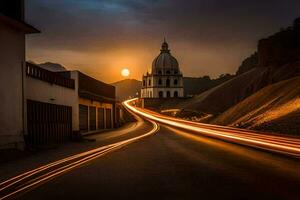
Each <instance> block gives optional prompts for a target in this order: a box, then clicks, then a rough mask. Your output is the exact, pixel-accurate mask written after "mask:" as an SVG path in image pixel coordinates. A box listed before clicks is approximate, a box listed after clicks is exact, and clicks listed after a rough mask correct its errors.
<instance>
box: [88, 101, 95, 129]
mask: <svg viewBox="0 0 300 200" xmlns="http://www.w3.org/2000/svg"><path fill="white" fill-rule="evenodd" d="M89 109H90V110H89V112H90V131H94V130H96V107H93V106H90V108H89Z"/></svg>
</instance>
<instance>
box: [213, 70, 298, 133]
mask: <svg viewBox="0 0 300 200" xmlns="http://www.w3.org/2000/svg"><path fill="white" fill-rule="evenodd" d="M211 123H213V124H219V125H229V126H238V127H242V128H250V129H256V130H267V131H271V132H280V133H289V134H297V135H300V76H298V77H295V78H291V79H288V80H285V81H281V82H278V83H276V84H272V85H269V86H267V87H265V88H263V89H261V90H260V91H258V92H257V93H255V94H253V95H251V96H250V97H248V98H246V99H244V100H243V101H242V102H240V103H238V104H237V105H235V106H233V107H231V108H230V109H228V110H227V111H225V112H224V113H222V114H220V115H219V116H218V117H216V118H215V119H213V120H212V121H211Z"/></svg>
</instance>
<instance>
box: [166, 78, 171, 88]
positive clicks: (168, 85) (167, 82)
mask: <svg viewBox="0 0 300 200" xmlns="http://www.w3.org/2000/svg"><path fill="white" fill-rule="evenodd" d="M166 85H167V87H170V79H167V81H166Z"/></svg>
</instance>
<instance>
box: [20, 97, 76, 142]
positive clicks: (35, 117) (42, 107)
mask: <svg viewBox="0 0 300 200" xmlns="http://www.w3.org/2000/svg"><path fill="white" fill-rule="evenodd" d="M27 130H28V135H27V136H26V137H25V141H26V144H27V145H29V146H31V147H40V146H44V145H48V144H59V143H63V142H65V141H68V140H70V139H71V136H72V107H69V106H62V105H56V104H49V103H43V102H38V101H32V100H27Z"/></svg>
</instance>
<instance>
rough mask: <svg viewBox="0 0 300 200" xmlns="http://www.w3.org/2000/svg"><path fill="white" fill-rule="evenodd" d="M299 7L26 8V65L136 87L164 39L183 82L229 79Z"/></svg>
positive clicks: (71, 0) (129, 4) (58, 2)
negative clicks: (46, 65)
mask: <svg viewBox="0 0 300 200" xmlns="http://www.w3.org/2000/svg"><path fill="white" fill-rule="evenodd" d="M299 10H300V1H299V0H284V1H283V0H260V1H258V0H26V21H27V22H28V23H30V24H31V25H33V26H35V27H36V28H38V29H39V30H41V33H40V34H33V35H29V36H27V46H26V48H27V51H26V59H27V60H31V61H34V62H36V63H42V62H48V61H49V62H54V63H60V64H62V65H64V66H65V67H66V68H67V69H69V70H80V71H82V72H84V73H86V74H88V75H90V76H92V77H94V78H97V79H100V80H102V81H105V82H108V83H111V82H115V81H118V80H121V79H123V78H122V76H121V70H122V69H123V68H128V69H129V70H130V72H131V74H130V77H129V78H135V79H139V80H140V79H141V78H142V75H143V74H144V73H145V72H146V71H147V69H148V68H149V67H151V64H152V61H153V59H154V58H155V57H156V56H157V55H158V54H159V52H160V47H161V43H162V41H163V38H164V37H166V39H167V42H168V43H169V46H170V49H171V53H172V55H173V56H175V57H176V58H177V60H178V62H179V64H180V67H181V70H182V71H183V74H184V76H191V77H200V76H204V75H209V76H211V77H212V78H214V77H218V76H219V75H220V74H224V73H235V72H236V70H237V68H238V67H239V65H240V64H241V62H242V61H243V59H245V58H246V57H247V56H249V55H251V54H252V53H254V52H255V50H256V47H257V41H258V40H259V39H261V38H264V37H267V36H269V35H270V34H272V33H274V32H276V31H278V30H279V29H280V28H282V27H287V26H290V25H291V24H292V22H293V20H294V19H295V18H297V17H300V12H299Z"/></svg>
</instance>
